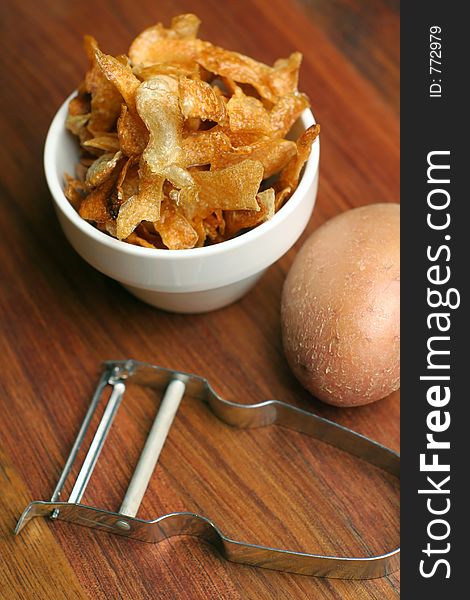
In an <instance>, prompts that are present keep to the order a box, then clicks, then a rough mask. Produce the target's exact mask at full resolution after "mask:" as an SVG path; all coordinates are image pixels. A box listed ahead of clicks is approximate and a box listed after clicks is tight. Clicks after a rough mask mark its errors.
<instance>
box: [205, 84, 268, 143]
mask: <svg viewBox="0 0 470 600" xmlns="http://www.w3.org/2000/svg"><path fill="white" fill-rule="evenodd" d="M227 112H228V118H229V125H230V130H231V131H234V132H237V131H247V132H256V133H259V134H261V135H265V134H269V133H270V132H271V121H270V118H269V113H268V111H267V110H266V108H265V107H264V105H263V103H262V102H261V101H260V100H258V99H257V98H253V97H252V96H246V95H245V94H244V93H243V92H242V90H241V89H240V88H238V89H237V90H236V91H235V94H234V95H233V96H232V97H231V98H230V100H229V101H228V103H227ZM213 120H214V119H213Z"/></svg>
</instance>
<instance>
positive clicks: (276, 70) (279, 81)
mask: <svg viewBox="0 0 470 600" xmlns="http://www.w3.org/2000/svg"><path fill="white" fill-rule="evenodd" d="M301 64H302V54H301V53H300V52H294V53H293V54H291V55H290V56H289V58H280V59H278V60H276V62H275V63H274V67H273V70H272V72H271V74H270V80H269V85H270V88H271V89H272V90H273V92H274V93H275V95H276V96H277V97H279V96H284V95H285V94H292V93H294V92H296V91H297V85H298V81H299V69H300V65H301Z"/></svg>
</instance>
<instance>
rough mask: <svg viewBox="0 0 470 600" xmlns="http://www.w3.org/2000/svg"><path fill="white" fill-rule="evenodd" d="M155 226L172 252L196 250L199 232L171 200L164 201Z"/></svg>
mask: <svg viewBox="0 0 470 600" xmlns="http://www.w3.org/2000/svg"><path fill="white" fill-rule="evenodd" d="M153 225H154V227H155V230H156V231H157V232H158V233H159V234H160V236H161V238H162V241H163V243H164V244H165V246H166V247H167V248H169V249H170V250H183V249H184V248H194V246H195V245H196V243H197V241H198V234H197V232H196V231H195V229H194V228H193V227H192V225H191V223H190V222H189V221H188V219H187V218H186V217H185V216H184V214H182V213H181V211H180V210H178V208H177V207H176V206H175V204H174V203H173V202H172V201H171V200H168V199H165V200H163V202H162V206H161V211H160V218H159V219H158V221H154V223H153Z"/></svg>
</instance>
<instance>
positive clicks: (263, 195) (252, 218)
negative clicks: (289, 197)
mask: <svg viewBox="0 0 470 600" xmlns="http://www.w3.org/2000/svg"><path fill="white" fill-rule="evenodd" d="M257 201H258V206H259V210H258V211H256V210H227V211H225V212H224V217H225V233H226V234H227V236H228V237H231V236H234V235H236V234H237V233H239V232H240V231H242V230H244V229H250V228H252V227H256V226H257V225H260V224H261V223H265V222H266V221H269V219H271V218H272V217H273V216H274V204H275V193H274V189H273V188H269V189H267V190H265V191H264V192H260V193H259V194H258V196H257Z"/></svg>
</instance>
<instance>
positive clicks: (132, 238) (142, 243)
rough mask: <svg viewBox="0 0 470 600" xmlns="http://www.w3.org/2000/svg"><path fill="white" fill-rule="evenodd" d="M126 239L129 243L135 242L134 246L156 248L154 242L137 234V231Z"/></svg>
mask: <svg viewBox="0 0 470 600" xmlns="http://www.w3.org/2000/svg"><path fill="white" fill-rule="evenodd" d="M124 241H125V242H127V243H128V244H134V246H141V247H142V248H156V246H155V244H152V243H151V242H148V241H147V240H146V239H145V238H142V237H140V235H137V233H136V232H135V231H133V232H132V233H131V234H130V235H128V236H127V237H126V239H125V240H124Z"/></svg>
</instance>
